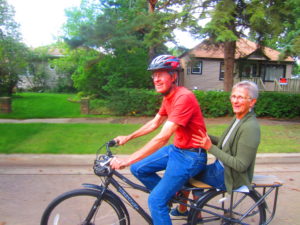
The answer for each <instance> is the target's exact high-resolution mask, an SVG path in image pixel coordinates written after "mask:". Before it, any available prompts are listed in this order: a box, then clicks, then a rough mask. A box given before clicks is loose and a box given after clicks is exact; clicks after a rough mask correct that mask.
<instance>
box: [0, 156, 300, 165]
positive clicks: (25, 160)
mask: <svg viewBox="0 0 300 225" xmlns="http://www.w3.org/2000/svg"><path fill="white" fill-rule="evenodd" d="M126 156H128V155H118V157H126ZM94 160H95V155H94V154H89V155H72V154H71V155H67V154H61V155H53V154H37V155H35V154H0V165H1V166H91V165H92V164H93V163H94ZM208 160H209V161H213V160H214V157H213V156H212V155H209V156H208ZM275 163H277V164H289V163H300V153H260V154H257V156H256V164H275Z"/></svg>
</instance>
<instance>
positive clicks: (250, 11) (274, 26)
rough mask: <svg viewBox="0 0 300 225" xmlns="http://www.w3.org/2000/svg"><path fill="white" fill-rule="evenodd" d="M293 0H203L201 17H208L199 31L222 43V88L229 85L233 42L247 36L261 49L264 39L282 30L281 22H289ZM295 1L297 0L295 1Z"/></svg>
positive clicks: (232, 60)
mask: <svg viewBox="0 0 300 225" xmlns="http://www.w3.org/2000/svg"><path fill="white" fill-rule="evenodd" d="M290 1H293V0H284V1H278V0H259V1H258V0H249V1H244V0H204V1H202V5H201V8H202V13H201V17H200V18H203V17H210V18H211V20H210V22H208V23H207V25H206V26H205V28H204V29H203V30H201V31H200V33H201V35H202V36H204V37H209V38H210V40H211V41H212V42H215V43H219V44H221V45H223V46H224V56H225V58H224V64H225V73H224V90H225V91H230V90H231V88H232V85H233V68H234V54H235V51H236V41H237V40H238V39H239V38H241V37H250V38H251V39H252V40H255V41H257V43H258V44H259V46H260V47H261V48H262V47H263V46H264V45H265V44H267V43H268V40H270V39H273V40H275V39H276V38H277V37H278V36H280V35H283V34H285V33H286V28H285V26H284V24H286V23H290V22H291V21H289V19H288V18H289V13H290V12H291V10H292V9H291V5H289V4H287V3H288V2H290ZM297 1H298V0H297Z"/></svg>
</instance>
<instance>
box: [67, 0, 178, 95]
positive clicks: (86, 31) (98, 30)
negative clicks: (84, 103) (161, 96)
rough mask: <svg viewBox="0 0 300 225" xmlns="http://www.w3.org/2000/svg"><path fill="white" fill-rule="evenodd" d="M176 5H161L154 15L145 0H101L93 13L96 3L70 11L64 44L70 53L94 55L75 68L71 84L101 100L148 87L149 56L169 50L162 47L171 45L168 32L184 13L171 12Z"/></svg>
mask: <svg viewBox="0 0 300 225" xmlns="http://www.w3.org/2000/svg"><path fill="white" fill-rule="evenodd" d="M178 2H180V1H168V2H165V3H159V4H157V5H156V10H155V13H152V14H149V13H148V10H149V9H148V2H147V1H145V0H135V1H133V0H132V1H128V0H116V1H109V0H103V1H100V3H98V4H96V11H97V13H95V11H93V10H92V9H93V8H95V5H94V2H93V1H88V0H85V1H83V3H84V4H82V5H81V7H80V9H77V8H72V9H70V10H68V11H67V15H68V22H67V24H66V25H65V29H64V30H65V35H64V40H65V41H66V42H67V43H68V44H69V45H70V46H71V47H72V48H73V49H76V48H77V49H81V50H80V51H95V50H96V51H97V52H98V56H94V57H92V58H89V57H87V58H86V59H87V60H82V61H81V62H84V63H80V64H78V65H80V66H78V68H77V69H76V70H75V71H74V73H73V76H72V77H73V80H74V83H75V86H76V87H77V88H78V89H79V90H81V91H84V92H90V91H91V90H93V93H94V94H97V95H100V96H105V95H107V94H109V93H111V92H112V90H113V89H116V88H121V87H127V88H149V87H151V86H152V85H151V81H150V74H149V72H146V68H147V65H148V62H149V61H150V60H151V59H152V58H148V54H147V52H148V50H149V49H150V48H151V49H153V51H152V53H151V57H153V56H154V55H156V54H161V53H167V52H168V50H167V47H166V46H165V45H164V44H165V43H166V42H167V41H174V38H173V35H172V31H173V30H174V29H175V28H177V27H178V24H180V23H179V21H181V20H183V17H182V15H183V13H178V11H176V10H174V9H172V6H174V5H176V4H178ZM166 3H167V4H166ZM171 3H172V4H171ZM83 55H84V54H82V56H83ZM96 80H97V82H95V81H96ZM96 84H98V85H96ZM95 85H96V86H97V88H96V87H95ZM96 91H97V92H98V93H97V92H96ZM89 94H91V93H89Z"/></svg>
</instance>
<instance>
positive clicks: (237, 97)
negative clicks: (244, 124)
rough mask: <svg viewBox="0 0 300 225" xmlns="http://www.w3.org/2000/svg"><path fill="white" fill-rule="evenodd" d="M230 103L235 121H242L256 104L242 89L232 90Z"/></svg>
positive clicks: (245, 90)
mask: <svg viewBox="0 0 300 225" xmlns="http://www.w3.org/2000/svg"><path fill="white" fill-rule="evenodd" d="M230 101H231V105H232V109H233V112H234V114H235V115H236V118H237V119H242V118H243V117H244V116H245V115H246V114H247V113H248V112H249V111H250V109H251V108H253V106H254V105H255V103H256V99H252V98H250V96H249V93H248V90H247V89H245V88H243V87H237V88H235V89H233V90H232V92H231V96H230Z"/></svg>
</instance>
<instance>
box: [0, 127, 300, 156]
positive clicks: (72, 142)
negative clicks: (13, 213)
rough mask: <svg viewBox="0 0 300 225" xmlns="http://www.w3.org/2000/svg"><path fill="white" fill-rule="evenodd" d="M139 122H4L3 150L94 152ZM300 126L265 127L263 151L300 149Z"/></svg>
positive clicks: (128, 148)
mask: <svg viewBox="0 0 300 225" xmlns="http://www.w3.org/2000/svg"><path fill="white" fill-rule="evenodd" d="M140 126H141V125H138V124H46V123H32V124H0V134H1V139H0V153H5V154H12V153H31V154H94V153H95V152H96V150H97V148H98V147H99V146H100V145H102V144H103V143H105V142H106V141H108V140H110V139H112V138H114V137H116V136H117V135H126V134H128V133H130V132H132V131H134V130H136V129H137V128H138V127H140ZM226 127H227V125H222V124H221V125H209V126H208V131H209V133H211V134H214V135H220V134H221V133H222V132H223V131H224V129H225V128H226ZM153 135H155V133H154V134H151V135H148V136H145V137H140V138H138V139H135V140H132V141H130V142H129V143H127V144H126V145H125V146H122V147H118V148H114V150H115V151H117V152H116V153H118V154H130V153H132V152H134V151H135V150H136V149H138V148H139V147H141V146H142V145H143V144H145V143H146V142H147V141H148V140H149V139H150V138H151V137H153ZM299 146H300V126H295V125H284V126H282V125H281V126H277V125H269V126H266V125H264V126H262V141H261V144H260V147H259V152H260V153H271V152H272V153H274V152H276V153H288V152H300V149H299Z"/></svg>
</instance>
